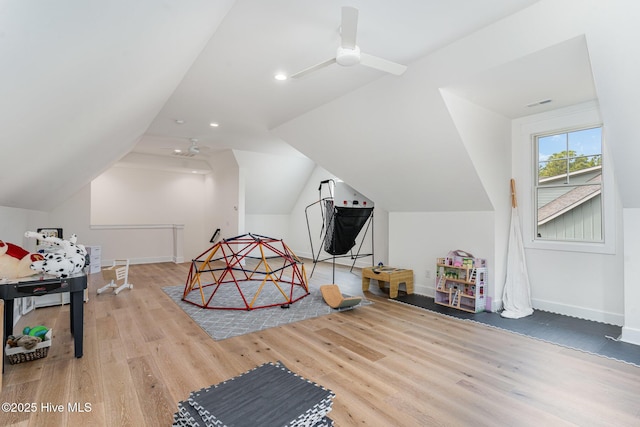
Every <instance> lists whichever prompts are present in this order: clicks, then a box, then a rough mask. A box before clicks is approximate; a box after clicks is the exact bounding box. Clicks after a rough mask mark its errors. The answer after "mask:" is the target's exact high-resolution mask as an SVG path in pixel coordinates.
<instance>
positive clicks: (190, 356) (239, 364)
mask: <svg viewBox="0 0 640 427" xmlns="http://www.w3.org/2000/svg"><path fill="white" fill-rule="evenodd" d="M311 266H312V265H311V264H310V263H309V264H307V269H308V272H307V273H309V272H310V270H311ZM188 268H189V265H188V264H181V265H175V264H170V263H165V264H147V265H134V266H132V267H131V269H130V281H131V283H133V284H134V289H133V290H124V291H122V292H121V293H120V294H119V295H114V294H112V293H110V292H107V293H105V294H102V295H96V289H98V288H99V287H100V286H102V284H103V281H102V278H101V277H100V275H99V274H94V275H91V276H90V280H89V289H90V290H89V296H90V299H89V301H88V302H87V303H86V304H85V335H84V343H85V344H84V357H83V358H81V359H75V358H74V357H73V344H72V337H71V334H70V332H69V322H68V317H69V311H68V310H69V307H68V306H57V307H48V308H41V309H37V310H35V311H34V312H32V313H29V314H28V315H27V316H25V317H23V319H21V321H20V323H19V325H18V327H19V329H22V327H23V326H25V325H35V324H46V325H48V326H50V327H52V328H54V332H55V333H54V341H53V344H52V347H51V350H50V352H49V355H48V357H46V358H44V359H41V360H37V361H33V362H28V363H23V364H18V365H8V364H7V365H6V367H5V373H4V383H3V390H2V393H1V394H0V396H1V397H2V399H1V400H2V402H9V403H15V404H27V403H29V404H31V403H34V404H35V407H36V410H35V412H32V413H28V412H24V411H23V412H15V413H10V412H9V413H7V412H2V413H0V425H2V426H49V425H50V426H62V425H66V426H80V425H81V426H153V427H157V426H168V425H171V422H172V417H173V413H174V412H175V411H176V409H177V402H178V401H180V400H183V399H185V398H187V397H188V395H189V392H191V391H194V390H198V389H200V388H203V387H207V386H210V385H212V384H215V383H218V382H220V381H223V380H226V379H229V378H231V377H234V376H236V375H238V374H240V373H242V372H245V371H247V370H249V369H251V368H253V367H255V366H257V365H259V364H262V363H265V362H268V361H276V360H280V361H282V362H283V363H284V364H285V365H286V366H287V367H288V368H290V369H291V370H293V371H294V372H296V373H298V374H300V375H301V376H303V377H305V378H308V379H310V380H312V381H314V382H316V383H319V384H321V385H323V386H325V387H326V388H329V389H331V390H332V391H333V392H335V394H336V398H335V400H334V404H333V410H332V411H331V412H330V414H329V416H330V417H331V418H332V419H333V420H334V421H335V425H337V426H353V425H367V426H427V425H428V426H431V425H434V426H467V425H475V426H483V425H486V426H563V425H578V426H637V425H640V404H639V402H640V368H637V367H635V366H632V365H628V364H624V363H621V362H616V361H613V360H608V359H605V358H601V357H597V356H593V355H590V354H586V353H581V352H578V351H574V350H569V349H565V348H562V347H559V346H555V345H552V344H547V343H544V342H540V341H536V340H533V339H530V338H526V337H523V336H519V335H515V334H511V333H508V332H504V331H500V330H497V329H493V328H490V327H484V326H482V325H478V324H472V323H470V322H464V321H459V320H455V319H451V318H447V317H443V316H440V315H436V314H432V313H430V312H427V311H424V310H421V309H418V308H414V307H410V306H407V305H404V304H400V303H396V302H393V301H389V300H388V299H387V298H386V296H385V295H384V293H382V292H381V291H380V290H379V289H377V287H375V286H372V287H371V292H367V293H366V294H365V295H366V297H367V298H368V299H370V300H371V301H373V302H374V304H372V305H370V306H366V307H360V308H358V309H355V310H351V311H346V312H340V313H335V314H331V315H329V316H324V317H319V318H314V319H310V320H305V321H302V322H298V323H293V324H289V325H286V326H283V327H277V328H271V329H267V330H265V331H261V332H256V333H252V334H248V335H243V336H239V337H235V338H230V339H227V340H222V341H213V340H212V339H211V338H210V337H209V336H208V335H207V334H206V333H204V332H203V331H202V330H201V329H200V328H199V327H198V326H197V325H196V324H194V323H193V322H192V320H191V319H190V318H189V317H188V316H187V315H186V314H184V312H183V311H182V310H181V309H180V308H178V307H177V306H176V305H175V304H174V303H173V302H172V301H171V300H170V299H169V298H168V297H167V296H166V295H165V294H164V292H162V290H161V288H162V287H164V286H172V285H178V284H182V283H184V281H185V279H186V276H187V272H188ZM331 278H332V272H331V266H330V265H324V266H321V267H318V268H316V271H315V273H314V275H313V277H312V278H311V279H310V283H311V285H312V286H319V285H321V284H324V283H330V282H331V281H332V280H331ZM336 282H337V283H338V284H339V285H340V287H341V288H342V290H343V292H346V293H350V294H362V291H361V281H360V276H359V271H358V270H354V273H350V272H348V269H345V268H343V267H339V268H338V270H337V272H336ZM47 404H51V406H47ZM69 404H71V405H74V404H77V407H79V408H82V409H83V410H84V412H79V411H70V410H69V408H68V405H69ZM85 404H87V406H86V407H85ZM56 405H63V410H62V411H61V412H54V411H53V409H59V408H58V407H57V406H56Z"/></svg>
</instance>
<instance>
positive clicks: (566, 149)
mask: <svg viewBox="0 0 640 427" xmlns="http://www.w3.org/2000/svg"><path fill="white" fill-rule="evenodd" d="M535 147H536V148H535V149H536V154H537V155H536V161H537V167H536V168H535V170H536V175H537V176H536V179H535V218H536V221H535V236H536V237H535V238H536V240H550V241H571V242H603V241H604V235H603V234H604V233H603V214H602V212H603V207H602V204H603V202H602V200H603V198H602V127H594V128H588V129H579V130H573V131H568V132H563V133H553V134H545V135H537V136H535Z"/></svg>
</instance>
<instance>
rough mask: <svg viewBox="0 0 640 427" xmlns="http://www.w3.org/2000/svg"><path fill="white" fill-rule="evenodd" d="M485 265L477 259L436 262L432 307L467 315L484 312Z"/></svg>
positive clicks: (482, 260)
mask: <svg viewBox="0 0 640 427" xmlns="http://www.w3.org/2000/svg"><path fill="white" fill-rule="evenodd" d="M486 265H487V264H486V261H485V260H484V259H480V258H465V259H464V260H455V261H454V260H452V259H449V258H438V259H437V261H436V267H437V276H436V283H435V303H436V304H440V305H444V306H447V307H452V308H455V309H458V310H462V311H467V312H470V313H479V312H481V311H484V310H485V306H486V294H487V292H486V291H487V282H486V281H487V267H486Z"/></svg>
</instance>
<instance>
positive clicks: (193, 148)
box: [173, 138, 209, 157]
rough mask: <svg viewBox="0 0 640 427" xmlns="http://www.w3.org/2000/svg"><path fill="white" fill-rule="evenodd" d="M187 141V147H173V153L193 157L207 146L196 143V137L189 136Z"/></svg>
mask: <svg viewBox="0 0 640 427" xmlns="http://www.w3.org/2000/svg"><path fill="white" fill-rule="evenodd" d="M189 141H190V142H191V145H190V146H189V148H187V149H186V150H183V149H180V148H175V149H173V154H174V155H176V156H183V157H193V156H195V155H197V154H200V150H201V149H208V148H209V147H203V146H200V145H198V140H197V139H196V138H190V139H189Z"/></svg>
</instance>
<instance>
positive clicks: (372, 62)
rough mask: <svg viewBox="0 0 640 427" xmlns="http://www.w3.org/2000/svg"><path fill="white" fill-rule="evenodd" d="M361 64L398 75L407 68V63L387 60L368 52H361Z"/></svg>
mask: <svg viewBox="0 0 640 427" xmlns="http://www.w3.org/2000/svg"><path fill="white" fill-rule="evenodd" d="M360 64H362V65H364V66H366V67H370V68H375V69H376V70H380V71H385V72H387V73H391V74H395V75H396V76H399V75H401V74H402V73H404V72H405V71H406V70H407V66H406V65H402V64H398V63H396V62H391V61H387V60H386V59H382V58H378V57H377V56H373V55H368V54H366V53H360Z"/></svg>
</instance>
